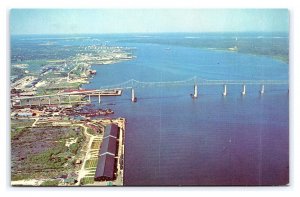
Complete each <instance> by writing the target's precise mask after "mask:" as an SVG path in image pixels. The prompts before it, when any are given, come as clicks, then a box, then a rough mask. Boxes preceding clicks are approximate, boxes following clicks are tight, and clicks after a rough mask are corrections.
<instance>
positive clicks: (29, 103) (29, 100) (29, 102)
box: [28, 99, 31, 107]
mask: <svg viewBox="0 0 300 197" xmlns="http://www.w3.org/2000/svg"><path fill="white" fill-rule="evenodd" d="M28 105H29V106H30V107H31V99H28Z"/></svg>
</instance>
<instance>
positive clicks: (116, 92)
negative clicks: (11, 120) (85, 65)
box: [11, 77, 288, 106]
mask: <svg viewBox="0 0 300 197" xmlns="http://www.w3.org/2000/svg"><path fill="white" fill-rule="evenodd" d="M192 85H193V86H194V93H193V94H192V95H191V96H192V98H197V97H198V85H201V86H203V85H209V86H210V85H222V86H223V93H222V95H223V96H227V94H228V93H227V86H228V85H241V86H242V89H241V94H242V95H246V87H247V86H248V85H260V87H261V88H260V90H259V92H260V94H264V93H265V85H288V80H207V79H203V78H199V77H193V78H189V79H186V80H181V81H157V82H145V81H138V80H135V79H130V80H128V81H125V82H123V83H119V84H115V85H108V86H101V87H99V89H96V90H72V91H64V92H60V93H57V94H52V95H39V96H26V97H14V98H12V99H11V103H14V102H16V101H18V102H19V105H20V106H22V101H24V100H25V101H27V103H28V105H31V101H32V100H35V99H36V100H37V99H38V100H39V102H38V103H39V105H41V104H42V103H41V99H45V98H46V99H48V103H47V104H49V105H50V104H51V98H53V97H56V98H58V101H59V103H61V98H62V97H68V103H71V96H72V95H82V96H86V97H88V101H89V102H91V96H98V102H99V104H100V102H101V96H120V95H121V94H122V90H124V89H131V101H132V102H136V101H137V97H136V93H135V88H147V87H170V86H192ZM77 102H80V101H77ZM12 105H13V104H12Z"/></svg>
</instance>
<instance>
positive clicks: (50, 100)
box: [48, 97, 51, 105]
mask: <svg viewBox="0 0 300 197" xmlns="http://www.w3.org/2000/svg"><path fill="white" fill-rule="evenodd" d="M48 98H49V100H48V101H49V105H51V97H48Z"/></svg>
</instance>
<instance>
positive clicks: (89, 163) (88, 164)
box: [84, 159, 98, 169]
mask: <svg viewBox="0 0 300 197" xmlns="http://www.w3.org/2000/svg"><path fill="white" fill-rule="evenodd" d="M97 163H98V159H89V160H87V161H86V163H85V166H84V168H85V169H87V168H96V167H97Z"/></svg>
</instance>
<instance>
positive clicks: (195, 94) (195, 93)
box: [193, 84, 198, 98]
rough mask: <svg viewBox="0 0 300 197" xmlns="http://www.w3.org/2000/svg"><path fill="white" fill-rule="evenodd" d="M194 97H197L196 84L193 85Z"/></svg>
mask: <svg viewBox="0 0 300 197" xmlns="http://www.w3.org/2000/svg"><path fill="white" fill-rule="evenodd" d="M193 97H194V98H197V97H198V86H197V84H195V85H194V95H193Z"/></svg>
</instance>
